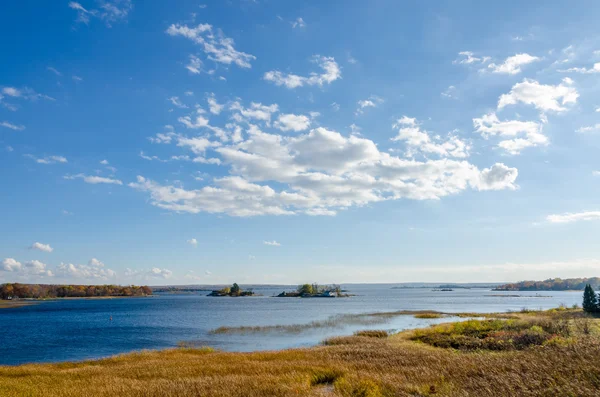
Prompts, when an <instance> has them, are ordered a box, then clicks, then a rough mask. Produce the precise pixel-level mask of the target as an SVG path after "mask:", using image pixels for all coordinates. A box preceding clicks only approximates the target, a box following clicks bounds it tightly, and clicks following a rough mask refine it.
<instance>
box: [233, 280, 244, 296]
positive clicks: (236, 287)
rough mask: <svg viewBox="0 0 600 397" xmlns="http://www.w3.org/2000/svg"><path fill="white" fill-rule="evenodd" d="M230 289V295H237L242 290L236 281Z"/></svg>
mask: <svg viewBox="0 0 600 397" xmlns="http://www.w3.org/2000/svg"><path fill="white" fill-rule="evenodd" d="M230 291H231V295H239V294H240V292H241V291H242V290H241V289H240V286H239V285H238V284H237V283H233V285H232V286H231V290H230Z"/></svg>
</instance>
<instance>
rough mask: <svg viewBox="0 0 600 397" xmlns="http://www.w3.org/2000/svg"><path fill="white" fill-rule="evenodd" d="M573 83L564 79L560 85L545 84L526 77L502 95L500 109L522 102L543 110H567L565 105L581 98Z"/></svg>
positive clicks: (499, 103)
mask: <svg viewBox="0 0 600 397" xmlns="http://www.w3.org/2000/svg"><path fill="white" fill-rule="evenodd" d="M572 83H573V81H572V80H571V79H563V82H562V83H561V84H559V85H544V84H540V83H538V82H537V81H535V80H530V79H524V80H523V81H522V82H521V83H517V84H515V85H514V86H513V87H512V89H511V90H510V92H509V93H508V94H503V95H502V96H501V97H500V99H499V101H498V109H502V108H504V107H506V106H508V105H516V104H517V103H519V102H521V103H524V104H527V105H533V106H534V107H535V108H537V109H539V110H541V111H555V112H563V111H565V110H567V108H566V107H564V105H568V104H574V103H576V102H577V98H579V93H578V92H577V90H576V89H575V88H574V87H572V86H571V85H572ZM561 105H562V106H561Z"/></svg>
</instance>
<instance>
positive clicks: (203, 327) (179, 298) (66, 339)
mask: <svg viewBox="0 0 600 397" xmlns="http://www.w3.org/2000/svg"><path fill="white" fill-rule="evenodd" d="M342 287H343V288H344V289H347V290H348V292H349V293H351V294H356V296H353V297H350V298H330V299H328V298H313V299H302V298H274V297H272V295H274V294H277V293H279V292H281V291H283V290H290V289H291V288H290V287H255V288H254V291H255V292H256V293H258V294H261V295H262V296H255V297H243V298H230V297H207V296H205V295H206V293H207V292H204V291H202V292H199V293H194V294H181V295H172V294H165V295H157V296H153V297H147V298H115V299H89V300H86V299H69V300H58V301H47V302H42V303H40V304H38V305H32V306H25V307H22V308H16V309H0V331H1V332H0V364H5V365H6V364H8V365H13V364H22V363H28V362H53V361H74V360H84V359H95V358H101V357H106V356H110V355H114V354H119V353H126V352H130V351H135V350H142V349H164V348H170V347H175V346H177V344H178V342H182V341H183V342H191V343H193V344H194V345H198V346H211V347H214V348H216V349H221V350H227V351H253V350H273V349H283V348H289V347H306V346H313V345H315V344H318V343H320V342H321V341H322V340H323V339H325V338H328V337H331V336H337V335H347V334H352V333H353V332H354V331H357V330H361V329H385V330H403V329H409V328H417V327H423V326H427V325H430V324H434V323H437V322H444V321H450V320H449V319H448V318H442V319H428V320H427V319H416V318H414V317H413V316H396V317H393V318H387V319H382V320H381V321H382V322H380V323H376V324H364V323H362V324H361V323H352V322H347V323H346V322H345V323H343V324H339V325H338V326H335V327H332V328H318V329H307V330H304V331H302V332H295V333H289V332H282V331H274V332H261V333H249V334H239V333H233V334H213V333H210V332H209V331H210V330H213V329H215V328H218V327H221V326H228V327H236V326H269V325H295V324H298V325H301V324H307V323H310V322H312V321H321V320H327V319H329V318H331V317H332V316H340V315H344V314H361V313H373V312H389V311H398V310H438V311H443V312H479V313H489V312H504V311H508V310H520V309H522V308H530V309H540V308H541V309H549V308H553V307H557V306H559V305H560V304H565V305H568V306H571V305H573V304H579V305H581V300H582V292H570V291H569V292H567V291H560V292H554V291H543V292H522V291H521V292H499V291H491V290H490V289H455V290H454V291H449V292H442V291H432V290H431V289H429V288H414V289H393V288H392V287H393V285H381V284H378V285H366V284H362V285H345V286H342ZM490 295H496V296H490ZM498 295H520V296H519V297H505V296H498ZM540 295H541V296H543V297H540ZM111 316H112V320H110V318H111Z"/></svg>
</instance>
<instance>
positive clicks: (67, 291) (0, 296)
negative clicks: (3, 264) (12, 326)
mask: <svg viewBox="0 0 600 397" xmlns="http://www.w3.org/2000/svg"><path fill="white" fill-rule="evenodd" d="M151 295H152V289H151V288H150V287H148V286H136V285H127V286H120V285H75V284H66V285H55V284H20V283H6V284H0V309H6V308H17V307H23V306H29V305H34V304H37V303H39V302H42V301H47V300H56V299H109V298H121V297H141V296H151Z"/></svg>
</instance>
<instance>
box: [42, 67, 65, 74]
mask: <svg viewBox="0 0 600 397" xmlns="http://www.w3.org/2000/svg"><path fill="white" fill-rule="evenodd" d="M46 70H48V71H50V72H52V73H54V74H55V75H57V76H62V73H61V72H59V71H58V70H56V69H55V68H53V67H52V66H48V67H46Z"/></svg>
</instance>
